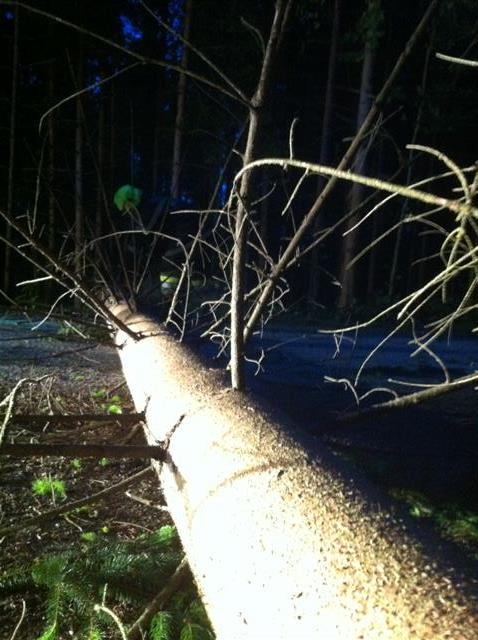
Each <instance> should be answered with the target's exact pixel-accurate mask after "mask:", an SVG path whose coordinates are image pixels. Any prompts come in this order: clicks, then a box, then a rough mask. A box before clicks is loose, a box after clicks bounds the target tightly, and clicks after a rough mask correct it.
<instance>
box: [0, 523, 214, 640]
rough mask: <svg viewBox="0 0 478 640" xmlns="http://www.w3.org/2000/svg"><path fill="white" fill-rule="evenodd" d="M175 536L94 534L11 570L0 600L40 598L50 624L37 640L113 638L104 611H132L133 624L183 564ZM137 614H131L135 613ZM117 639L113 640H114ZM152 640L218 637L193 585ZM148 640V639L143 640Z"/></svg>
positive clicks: (1, 583) (0, 581)
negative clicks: (101, 605)
mask: <svg viewBox="0 0 478 640" xmlns="http://www.w3.org/2000/svg"><path fill="white" fill-rule="evenodd" d="M181 559H182V551H181V547H180V544H179V538H178V535H177V532H176V530H175V528H174V527H172V526H169V525H167V526H164V527H161V528H160V529H158V530H157V531H154V532H153V533H150V534H141V535H139V536H138V537H137V538H135V539H134V540H129V541H118V540H115V539H112V538H110V537H105V536H99V535H97V534H96V533H94V532H92V531H88V532H84V533H82V534H81V544H79V545H78V546H77V547H74V548H69V549H67V550H65V551H61V552H57V553H51V554H48V555H45V556H43V557H40V558H37V559H36V560H35V561H34V562H33V564H29V565H21V566H18V567H14V568H13V569H11V570H10V571H8V572H6V573H4V574H3V576H2V577H1V578H0V598H5V597H6V596H8V595H10V594H13V593H15V594H18V593H21V592H22V591H32V590H34V591H35V592H37V593H40V594H42V598H43V603H44V605H43V606H44V609H45V617H44V620H45V622H44V626H43V629H42V632H41V635H40V636H39V637H38V638H37V640H60V639H61V638H64V637H70V636H71V637H74V638H77V639H78V640H80V639H81V640H100V639H102V638H109V637H113V636H112V635H111V634H112V633H113V634H114V633H115V628H114V622H113V621H112V619H111V617H109V616H106V615H105V614H104V612H102V611H101V609H100V608H99V607H95V605H98V604H99V603H101V602H103V601H104V599H105V598H106V601H107V605H108V607H109V608H110V609H112V610H114V609H115V607H118V608H119V610H120V611H122V612H123V613H122V616H121V617H122V622H123V624H124V626H125V627H126V628H127V626H128V625H127V624H125V620H124V612H125V611H129V612H130V615H131V622H133V621H134V620H135V619H136V618H137V617H138V615H139V613H141V611H142V610H143V609H144V607H145V606H146V605H147V604H148V603H149V602H150V601H151V600H152V598H153V597H154V596H155V595H156V594H157V593H158V591H160V590H161V589H162V588H163V587H164V586H165V585H166V584H167V582H168V579H169V577H170V576H171V575H172V574H173V572H174V571H175V570H176V568H177V566H178V565H179V563H180V562H181ZM131 612H132V613H131ZM114 637H116V636H114ZM147 637H148V638H149V640H212V639H213V638H214V636H213V634H212V632H211V630H210V626H209V621H208V620H207V616H206V613H205V610H204V607H203V605H202V604H201V602H200V600H199V599H198V596H197V593H196V591H195V588H194V584H193V581H192V579H191V580H190V581H189V583H188V584H187V585H186V586H185V587H184V588H183V589H182V591H181V592H178V593H176V594H175V595H174V596H173V597H172V598H171V600H170V603H169V606H168V609H167V610H165V611H160V612H159V613H157V614H156V616H155V617H154V618H153V620H152V623H151V628H150V632H149V634H148V636H147ZM145 640H146V636H145Z"/></svg>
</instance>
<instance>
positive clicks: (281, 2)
mask: <svg viewBox="0 0 478 640" xmlns="http://www.w3.org/2000/svg"><path fill="white" fill-rule="evenodd" d="M292 2H293V0H277V1H276V3H275V10H274V19H273V22H272V27H271V31H270V34H269V40H268V42H267V47H266V51H265V54H264V59H263V62H262V68H261V73H260V77H259V81H258V83H257V87H256V91H255V93H254V95H253V97H252V99H251V108H250V113H249V130H248V134H247V142H246V149H245V152H244V158H243V164H244V165H247V164H248V163H249V162H252V160H254V159H255V155H256V149H257V145H258V140H259V134H260V128H261V123H262V115H263V111H264V107H265V103H266V98H267V96H268V92H269V85H270V82H271V76H272V69H273V65H274V62H275V59H276V57H277V53H278V50H279V46H280V43H281V41H282V38H283V34H284V31H285V29H286V26H287V23H288V19H289V16H290V11H291V6H292ZM251 184H252V174H251V173H250V172H248V173H246V175H244V176H243V178H242V180H241V186H240V189H239V197H238V201H237V212H236V222H235V228H234V253H233V263H232V284H231V384H232V387H233V388H234V389H242V388H243V387H244V323H245V317H244V314H245V306H244V295H245V265H246V253H247V235H248V227H249V224H248V219H247V217H248V211H247V207H248V205H249V203H250V199H251Z"/></svg>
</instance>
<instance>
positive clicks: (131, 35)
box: [119, 15, 143, 44]
mask: <svg viewBox="0 0 478 640" xmlns="http://www.w3.org/2000/svg"><path fill="white" fill-rule="evenodd" d="M119 21H120V22H121V31H122V34H123V38H124V39H125V41H126V44H132V43H133V42H138V40H142V39H143V32H142V31H141V29H140V28H139V27H138V26H137V25H135V24H134V23H133V21H132V20H131V19H130V18H128V16H125V15H120V16H119Z"/></svg>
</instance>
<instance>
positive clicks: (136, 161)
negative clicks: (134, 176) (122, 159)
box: [131, 151, 142, 170]
mask: <svg viewBox="0 0 478 640" xmlns="http://www.w3.org/2000/svg"><path fill="white" fill-rule="evenodd" d="M141 161H142V157H141V154H140V153H138V151H134V152H133V154H132V156H131V163H132V165H133V167H134V169H135V170H137V169H139V168H140V167H141Z"/></svg>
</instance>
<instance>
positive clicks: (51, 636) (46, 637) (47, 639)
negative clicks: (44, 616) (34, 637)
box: [38, 622, 58, 640]
mask: <svg viewBox="0 0 478 640" xmlns="http://www.w3.org/2000/svg"><path fill="white" fill-rule="evenodd" d="M57 637H58V629H57V624H56V622H55V623H53V624H52V625H49V626H48V627H47V628H46V629H45V631H44V632H43V633H42V634H41V636H39V637H38V640H56V638H57Z"/></svg>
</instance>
